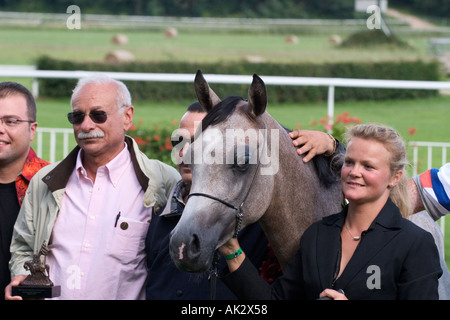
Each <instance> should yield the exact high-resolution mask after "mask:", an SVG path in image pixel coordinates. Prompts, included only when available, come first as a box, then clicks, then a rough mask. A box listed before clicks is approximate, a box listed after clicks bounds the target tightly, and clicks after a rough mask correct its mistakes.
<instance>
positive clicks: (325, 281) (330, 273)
mask: <svg viewBox="0 0 450 320" xmlns="http://www.w3.org/2000/svg"><path fill="white" fill-rule="evenodd" d="M346 215H347V207H345V208H344V210H343V211H342V212H340V213H338V214H334V215H331V216H328V217H325V218H324V219H323V223H324V224H325V225H326V227H325V228H319V232H318V236H317V247H316V250H317V252H316V257H317V268H318V272H319V278H320V284H321V286H322V288H330V287H331V284H332V283H333V280H334V278H335V277H336V272H337V268H338V267H339V264H338V263H339V261H340V260H341V259H340V252H341V229H342V226H343V223H344V221H345V217H346Z"/></svg>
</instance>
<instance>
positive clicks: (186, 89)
mask: <svg viewBox="0 0 450 320" xmlns="http://www.w3.org/2000/svg"><path fill="white" fill-rule="evenodd" d="M37 68H38V69H40V70H85V71H110V72H149V73H191V74H192V78H194V75H195V73H196V71H197V70H198V69H201V70H202V71H203V73H205V74H208V73H211V74H246V75H251V74H253V73H257V74H259V75H260V76H262V78H263V79H264V76H265V75H266V76H268V75H279V76H303V77H327V78H328V77H330V78H361V79H390V80H430V81H437V80H440V76H441V74H440V69H439V64H438V63H437V62H423V61H400V62H382V63H381V62H380V63H369V62H368V63H333V64H309V63H304V64H301V63H296V64H287V63H286V64H275V63H260V64H253V63H248V62H233V63H232V62H227V63H225V62H224V63H187V62H161V63H156V62H133V63H123V64H107V63H100V62H95V63H94V62H86V63H79V62H72V61H63V60H55V59H52V58H49V57H42V58H40V59H39V60H38V62H37ZM125 83H126V85H127V86H128V88H129V89H130V92H131V94H132V97H133V100H134V101H140V100H147V101H159V102H161V101H163V102H164V101H180V100H181V101H186V100H195V93H194V88H193V84H192V83H164V82H145V81H125ZM75 84H76V80H66V79H39V92H40V95H42V96H46V97H69V96H70V95H71V93H72V90H73V88H74V86H75ZM249 85H250V84H248V85H247V84H245V85H234V84H214V85H212V87H213V89H214V90H215V91H216V93H217V94H218V95H219V96H221V97H225V96H228V95H239V96H243V97H244V98H246V97H247V90H248V87H249ZM267 88H268V96H269V101H270V103H278V102H296V103H299V102H314V101H325V100H326V99H327V88H326V87H315V86H311V87H299V86H275V85H270V86H268V87H267ZM436 94H437V91H434V90H403V89H371V88H367V89H365V88H336V90H335V100H336V101H345V100H383V99H405V98H419V97H428V96H432V95H436Z"/></svg>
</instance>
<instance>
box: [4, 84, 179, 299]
mask: <svg viewBox="0 0 450 320" xmlns="http://www.w3.org/2000/svg"><path fill="white" fill-rule="evenodd" d="M71 105H72V112H70V113H69V114H68V120H69V121H70V122H71V123H72V125H73V130H74V135H75V139H76V141H77V144H78V146H77V147H76V148H75V149H74V150H73V151H72V152H71V153H70V154H69V155H68V156H67V157H66V158H65V159H64V160H62V161H61V162H59V163H55V164H52V165H49V166H48V167H46V168H44V169H43V170H41V171H40V172H39V173H38V174H37V175H36V177H35V178H34V179H33V180H32V181H31V183H30V188H29V189H28V195H27V197H26V198H25V202H24V205H23V206H22V209H21V211H20V213H19V217H18V219H17V223H16V225H15V228H14V240H13V242H12V244H11V251H12V258H11V263H10V267H11V272H12V274H13V275H14V276H15V277H14V278H13V279H12V281H11V284H10V286H8V288H7V290H5V295H6V298H7V299H20V298H21V297H11V286H12V285H18V284H19V283H20V282H21V281H23V279H24V278H25V275H26V271H25V270H24V268H23V265H24V262H25V261H27V260H30V258H31V257H32V255H33V252H37V251H39V248H40V247H41V246H42V244H43V243H44V241H45V242H46V243H48V248H49V253H48V255H47V257H46V263H47V264H48V265H49V266H50V272H49V275H50V279H51V280H52V281H53V283H55V284H56V285H60V286H61V296H60V298H61V299H114V300H116V299H117V300H118V299H126V300H134V299H143V298H145V288H144V285H145V280H146V277H147V269H146V265H145V256H146V255H145V237H146V235H147V230H148V226H149V223H150V220H151V218H152V212H157V211H159V210H160V208H162V207H163V206H164V205H165V203H166V201H167V198H168V196H169V192H170V190H171V189H172V187H173V185H174V184H175V183H176V182H177V181H178V180H179V179H180V175H179V174H178V172H177V171H176V170H175V169H174V168H172V167H170V166H168V165H166V164H163V163H161V162H159V161H156V160H151V159H148V158H147V157H146V156H145V155H144V154H143V153H141V152H140V151H139V148H138V146H137V144H136V142H135V141H134V140H133V139H132V138H130V137H128V136H126V135H125V132H126V131H127V130H128V129H129V128H130V127H131V125H132V121H133V114H134V108H133V106H132V105H131V97H130V93H129V91H128V89H127V88H126V86H125V85H124V84H123V83H122V82H120V81H116V80H113V79H111V78H107V77H102V76H99V77H92V78H86V79H82V80H80V81H79V82H78V85H77V86H76V87H75V89H74V91H73V94H72V98H71Z"/></svg>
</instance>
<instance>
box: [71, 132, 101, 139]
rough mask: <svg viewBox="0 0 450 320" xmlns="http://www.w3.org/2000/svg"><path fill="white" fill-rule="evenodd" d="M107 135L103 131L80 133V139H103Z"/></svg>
mask: <svg viewBox="0 0 450 320" xmlns="http://www.w3.org/2000/svg"><path fill="white" fill-rule="evenodd" d="M104 136H105V134H104V133H103V132H101V131H89V132H79V133H78V139H80V140H82V139H91V138H103V137H104Z"/></svg>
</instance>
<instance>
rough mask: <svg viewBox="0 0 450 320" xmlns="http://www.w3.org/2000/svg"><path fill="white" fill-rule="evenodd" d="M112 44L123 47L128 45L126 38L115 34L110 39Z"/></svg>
mask: <svg viewBox="0 0 450 320" xmlns="http://www.w3.org/2000/svg"><path fill="white" fill-rule="evenodd" d="M111 43H112V44H118V45H125V44H127V43H128V37H127V36H126V35H124V34H122V33H118V34H116V35H115V36H114V37H112V39H111Z"/></svg>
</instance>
